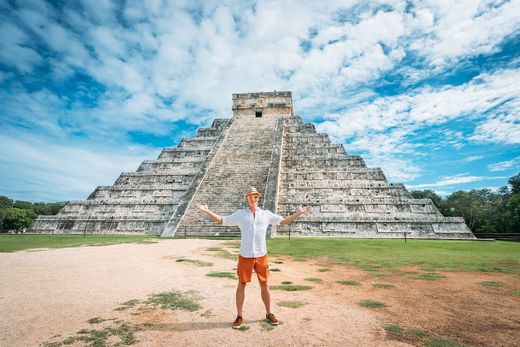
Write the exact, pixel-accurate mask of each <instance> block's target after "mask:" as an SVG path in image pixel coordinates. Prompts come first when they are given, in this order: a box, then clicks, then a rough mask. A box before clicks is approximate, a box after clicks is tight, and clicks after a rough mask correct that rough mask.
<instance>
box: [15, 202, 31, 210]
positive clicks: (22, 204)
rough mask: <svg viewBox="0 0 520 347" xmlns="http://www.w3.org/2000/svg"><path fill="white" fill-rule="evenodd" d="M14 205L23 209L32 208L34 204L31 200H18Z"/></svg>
mask: <svg viewBox="0 0 520 347" xmlns="http://www.w3.org/2000/svg"><path fill="white" fill-rule="evenodd" d="M13 207H16V208H19V209H22V210H32V209H33V204H32V202H29V201H22V200H16V201H15V202H14V204H13Z"/></svg>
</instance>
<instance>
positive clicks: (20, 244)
mask: <svg viewBox="0 0 520 347" xmlns="http://www.w3.org/2000/svg"><path fill="white" fill-rule="evenodd" d="M157 239H158V237H156V236H143V235H130V236H126V235H87V236H85V237H83V235H0V252H16V251H21V250H24V249H32V248H63V247H78V246H83V245H85V246H102V245H113V244H116V243H153V242H155V240H157Z"/></svg>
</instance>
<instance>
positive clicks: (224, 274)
mask: <svg viewBox="0 0 520 347" xmlns="http://www.w3.org/2000/svg"><path fill="white" fill-rule="evenodd" d="M206 276H208V277H217V278H229V279H232V280H236V279H237V278H238V277H237V276H236V275H235V274H234V273H233V272H215V271H212V272H210V273H209V274H207V275H206Z"/></svg>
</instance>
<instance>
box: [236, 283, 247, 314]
mask: <svg viewBox="0 0 520 347" xmlns="http://www.w3.org/2000/svg"><path fill="white" fill-rule="evenodd" d="M246 284H247V283H241V282H240V281H239V282H238V286H237V293H236V303H237V315H238V316H240V317H242V307H244V300H245V298H246Z"/></svg>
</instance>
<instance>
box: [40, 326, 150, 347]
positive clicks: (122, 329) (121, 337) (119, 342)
mask: <svg viewBox="0 0 520 347" xmlns="http://www.w3.org/2000/svg"><path fill="white" fill-rule="evenodd" d="M138 330H141V328H140V327H139V326H136V325H130V324H128V323H122V324H119V325H116V326H109V327H105V328H102V329H82V330H80V331H78V332H77V333H76V335H73V336H69V337H67V338H65V339H64V340H61V341H55V342H44V343H43V344H42V346H44V347H60V346H64V345H66V346H68V345H72V344H78V343H80V342H82V343H83V344H85V345H87V346H108V345H111V346H123V345H124V346H130V345H133V344H135V343H137V342H138V341H139V340H137V338H136V337H135V332H136V331H138ZM109 340H110V344H109Z"/></svg>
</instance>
